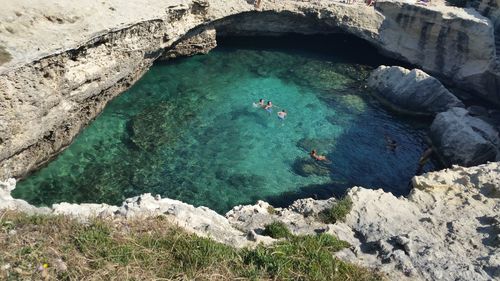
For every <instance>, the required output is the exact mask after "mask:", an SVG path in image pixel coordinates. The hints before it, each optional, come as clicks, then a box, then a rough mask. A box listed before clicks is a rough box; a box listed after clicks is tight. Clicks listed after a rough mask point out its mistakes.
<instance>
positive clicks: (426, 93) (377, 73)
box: [368, 65, 464, 115]
mask: <svg viewBox="0 0 500 281" xmlns="http://www.w3.org/2000/svg"><path fill="white" fill-rule="evenodd" d="M368 85H369V86H370V87H371V88H373V89H374V90H375V92H374V94H375V95H376V96H377V97H378V98H379V99H381V100H382V101H383V102H384V103H385V104H387V105H388V106H389V107H391V108H392V109H394V110H396V111H399V112H402V113H409V114H416V115H435V114H437V113H439V112H443V111H446V110H448V109H450V108H452V107H464V104H463V103H462V102H461V101H460V100H459V99H458V98H457V97H455V96H454V95H453V94H452V93H450V92H449V91H448V90H447V89H446V88H445V87H444V86H443V85H442V84H441V82H439V81H438V80H437V79H435V78H434V77H432V76H429V75H428V74H427V73H425V72H423V71H422V70H420V69H413V70H411V71H410V70H408V69H405V68H402V67H399V66H390V67H389V66H384V65H382V66H380V67H379V68H377V69H376V70H374V71H373V72H372V74H371V75H370V78H369V79H368Z"/></svg>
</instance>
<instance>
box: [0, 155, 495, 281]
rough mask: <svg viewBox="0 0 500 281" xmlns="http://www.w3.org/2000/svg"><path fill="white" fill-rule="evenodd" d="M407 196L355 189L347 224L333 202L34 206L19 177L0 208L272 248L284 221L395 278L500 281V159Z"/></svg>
mask: <svg viewBox="0 0 500 281" xmlns="http://www.w3.org/2000/svg"><path fill="white" fill-rule="evenodd" d="M413 186H414V189H413V190H412V191H411V193H410V195H409V196H408V197H407V198H405V197H395V196H393V195H392V194H391V193H386V192H384V191H382V190H380V189H379V190H370V189H365V188H362V187H353V188H351V189H350V190H349V191H348V192H347V195H346V196H347V197H349V198H350V199H351V201H352V202H353V207H352V211H351V212H350V214H349V215H348V216H347V218H346V221H345V222H343V223H339V222H337V223H336V224H324V223H322V222H321V221H320V220H318V218H317V216H318V213H319V212H321V211H322V210H324V209H325V208H329V207H331V206H333V205H334V204H336V202H337V201H336V199H335V198H331V199H328V200H313V199H310V198H309V199H300V200H297V201H295V202H294V203H293V204H292V205H291V206H290V207H288V208H272V206H270V205H269V204H268V203H266V202H262V201H259V202H257V204H256V205H253V206H252V205H248V206H236V207H234V208H233V209H232V210H231V211H229V212H228V213H227V214H226V215H225V216H222V215H219V214H217V213H215V212H214V211H212V210H210V209H208V208H206V207H198V208H195V207H193V206H191V205H188V204H186V203H183V202H180V201H177V200H172V199H168V198H160V197H159V196H156V197H153V196H151V195H150V194H144V195H141V196H137V197H133V198H130V199H127V200H125V201H124V202H123V204H122V206H120V207H118V206H110V205H106V204H68V203H61V204H54V205H53V206H52V207H51V208H47V207H45V208H37V207H34V206H31V205H29V204H28V203H27V202H25V201H23V200H19V199H13V198H12V197H11V196H10V191H11V190H12V189H14V188H15V180H13V179H11V180H9V181H6V182H2V183H0V209H16V210H21V211H25V212H29V213H44V214H61V215H70V216H75V217H77V218H80V219H82V220H86V219H88V218H90V217H93V216H97V217H102V218H109V219H115V220H120V219H128V218H131V217H148V216H159V215H163V216H166V218H168V221H170V222H171V223H174V224H177V225H179V226H181V227H183V228H185V229H186V230H188V231H190V232H194V233H196V234H198V235H201V236H207V237H211V238H213V239H214V240H216V241H219V242H222V243H226V244H229V245H233V246H235V247H245V246H249V247H251V246H253V245H255V244H256V243H261V242H262V243H272V242H273V241H274V240H273V239H272V238H270V237H266V236H262V235H260V234H259V233H261V231H262V229H263V228H264V225H265V224H268V223H270V222H273V221H281V222H284V223H285V224H286V225H287V226H288V227H289V228H290V230H291V231H292V232H293V233H294V234H297V235H300V234H314V233H318V232H327V233H330V234H333V235H335V236H338V237H339V238H341V239H343V240H345V241H348V242H349V243H350V244H351V245H352V247H351V248H350V249H346V250H343V251H341V252H339V253H338V254H337V255H338V257H340V258H342V259H344V260H347V261H350V262H353V263H357V264H360V265H362V266H368V267H374V268H379V269H380V270H382V271H384V272H386V273H387V274H389V276H390V277H391V279H393V280H397V279H398V278H399V279H411V280H492V279H495V278H499V277H500V262H499V261H500V248H499V246H500V162H493V163H489V164H484V165H480V166H476V167H470V168H463V167H458V166H455V167H453V168H452V169H446V170H443V171H439V172H432V173H427V174H424V175H422V176H418V177H414V178H413Z"/></svg>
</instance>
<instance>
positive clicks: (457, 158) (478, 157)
mask: <svg viewBox="0 0 500 281" xmlns="http://www.w3.org/2000/svg"><path fill="white" fill-rule="evenodd" d="M430 137H431V140H432V143H433V146H434V147H435V148H436V150H437V153H438V155H439V156H440V158H441V159H442V161H443V162H444V163H445V164H446V165H448V166H451V165H452V164H457V165H461V166H473V165H478V164H482V163H486V162H487V161H495V159H496V157H497V155H498V147H499V144H500V140H499V137H498V132H497V131H496V130H495V129H494V128H493V127H491V126H490V125H489V124H488V123H486V122H484V121H483V120H481V119H479V118H477V117H472V116H470V115H469V114H468V112H467V110H465V109H463V108H452V109H450V110H448V111H446V112H442V113H439V114H438V115H436V118H435V119H434V121H433V122H432V125H431V128H430Z"/></svg>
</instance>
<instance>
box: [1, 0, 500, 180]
mask: <svg viewBox="0 0 500 281" xmlns="http://www.w3.org/2000/svg"><path fill="white" fill-rule="evenodd" d="M0 22H1V26H0V30H4V31H5V32H0V42H2V43H1V46H0V50H2V51H1V53H4V54H5V53H8V54H9V60H8V61H6V62H4V63H3V64H2V65H0V92H1V93H3V95H0V112H1V113H0V179H2V180H4V179H7V178H9V177H18V178H19V177H23V176H25V175H27V173H29V172H30V171H33V170H35V169H37V168H39V167H40V166H41V165H43V164H44V163H46V162H47V161H50V160H51V158H53V157H54V156H55V155H56V154H57V153H58V152H60V151H62V149H64V147H66V146H67V145H69V144H70V143H71V141H72V140H73V138H74V137H75V136H76V135H77V134H78V133H79V132H80V131H81V130H82V129H83V128H84V127H85V126H86V125H88V124H89V122H91V120H93V119H94V118H95V117H96V116H97V115H98V114H99V113H100V112H101V111H102V109H103V108H104V106H105V105H106V103H107V102H109V101H110V100H111V99H113V98H114V97H115V96H116V95H118V94H119V93H121V92H123V91H124V90H125V89H127V88H129V87H130V86H131V85H132V84H133V83H134V82H135V81H137V79H138V78H139V77H141V76H142V75H143V74H144V72H145V71H147V70H148V68H149V67H150V66H151V64H152V63H153V61H154V60H156V59H157V58H158V57H160V56H161V55H162V53H163V52H164V51H165V50H171V52H170V54H172V55H173V56H177V55H187V54H192V52H199V51H202V52H206V50H208V49H210V48H212V47H213V46H215V41H213V37H214V35H215V34H214V31H213V30H214V29H216V30H217V33H220V34H223V35H238V34H244V35H251V34H266V35H276V34H283V33H287V32H296V33H302V34H317V33H332V32H338V31H342V32H347V33H350V34H353V35H354V36H358V37H360V38H362V39H365V40H367V41H369V42H371V43H372V44H374V45H375V46H377V47H378V48H379V49H380V50H382V51H383V52H384V53H386V54H389V55H391V56H394V57H397V58H400V59H403V60H406V61H408V62H410V63H413V64H416V65H419V67H421V68H422V69H424V70H425V71H427V72H429V73H433V74H434V73H436V74H439V75H440V76H443V77H446V78H447V79H449V80H451V81H453V82H455V83H457V84H460V85H461V86H463V87H465V88H470V89H472V90H473V91H474V92H475V94H477V95H483V96H484V97H485V98H489V99H490V100H492V101H497V102H498V101H500V97H499V96H498V93H499V92H500V91H498V85H500V74H498V73H496V72H494V71H493V69H492V67H491V62H492V61H495V46H494V40H493V36H492V34H493V33H492V25H491V22H490V21H489V20H488V19H487V18H484V17H482V16H481V15H480V14H478V13H476V12H473V11H466V10H463V9H458V8H453V7H446V6H432V7H424V6H420V5H416V4H414V3H407V2H406V1H394V0H380V1H377V4H376V7H375V9H373V7H367V6H365V5H346V4H344V3H339V2H336V1H329V0H320V1H293V0H287V1H274V0H270V1H265V2H263V3H262V6H261V10H260V11H258V12H257V11H255V8H254V6H253V4H252V3H249V2H248V1H243V0H227V1H218V0H195V1H192V0H186V1H185V0H171V1H167V2H165V1H150V0H130V1H126V2H123V1H119V0H110V1H108V2H106V3H102V1H96V0H89V1H85V2H81V3H80V2H79V3H72V4H71V5H68V4H67V2H66V1H63V0H40V1H36V2H33V1H29V0H19V1H7V3H6V5H4V6H3V8H2V9H0ZM61 34H63V35H64V36H61ZM174 46H175V47H174ZM172 47H174V49H172ZM4 56H5V55H4ZM328 76H329V75H326V76H325V77H328ZM313 78H314V77H313ZM316 78H317V77H316ZM323 80H324V81H328V79H322V81H323ZM327 84H328V83H327ZM327 84H326V85H324V86H326V87H330V86H328V85H327ZM42 124H43V125H42ZM145 145H146V146H148V144H147V140H146V143H145Z"/></svg>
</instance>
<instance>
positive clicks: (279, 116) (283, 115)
mask: <svg viewBox="0 0 500 281" xmlns="http://www.w3.org/2000/svg"><path fill="white" fill-rule="evenodd" d="M285 117H286V111H285V110H284V109H283V110H282V111H280V112H278V118H279V119H280V120H281V121H285Z"/></svg>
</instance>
